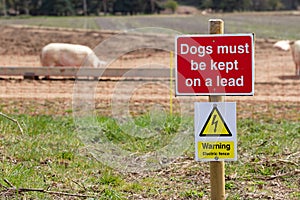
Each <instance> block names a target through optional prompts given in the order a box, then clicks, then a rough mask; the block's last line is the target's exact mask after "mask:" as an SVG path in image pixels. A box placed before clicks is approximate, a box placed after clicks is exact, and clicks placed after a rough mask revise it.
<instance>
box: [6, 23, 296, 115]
mask: <svg viewBox="0 0 300 200" xmlns="http://www.w3.org/2000/svg"><path fill="white" fill-rule="evenodd" d="M15 33H17V34H15ZM116 34H117V33H116V32H112V31H110V32H109V31H101V32H100V31H82V30H73V29H72V30H66V29H54V28H52V29H49V28H48V29H42V28H33V27H17V26H5V27H2V28H1V29H0V55H1V57H0V58H1V59H0V66H40V62H39V53H40V50H41V48H42V47H43V46H44V45H46V44H48V43H50V42H66V43H76V44H83V45H87V46H89V47H91V48H93V49H94V48H95V47H96V46H97V45H99V44H106V43H105V41H107V40H108V41H109V39H110V38H114V36H115V35H116ZM132 37H133V38H132ZM135 39H136V38H134V36H130V38H129V40H128V44H123V46H126V45H127V46H130V45H131V43H130V42H131V41H136V40H135ZM169 39H170V38H169ZM112 40H114V39H112ZM172 40H173V39H171V41H172ZM137 41H138V42H140V43H143V42H147V43H151V42H153V43H155V42H157V41H156V36H151V37H149V38H147V39H145V41H144V40H141V41H139V40H137ZM169 42H170V40H166V45H165V46H164V45H161V44H160V46H163V48H165V49H167V48H168V45H169V44H167V43H169ZM274 42H275V41H274V40H265V39H264V40H262V39H259V38H257V39H256V42H255V95H254V96H253V97H226V100H227V101H238V102H247V103H248V104H250V105H257V104H259V105H261V106H262V107H264V106H267V105H269V104H270V103H272V102H274V104H276V102H280V103H281V104H282V105H292V106H296V107H298V108H299V109H298V110H300V87H299V85H300V77H298V76H295V75H294V74H295V66H294V63H293V61H292V56H291V52H289V51H288V52H284V51H280V50H277V49H274V48H273V47H272V45H273V44H274ZM118 45H122V44H118ZM107 48H108V47H107ZM120 49H121V48H120V46H115V48H112V49H111V48H110V51H108V52H109V53H108V55H112V54H113V52H117V51H118V50H119V51H121V55H119V54H117V53H116V55H118V57H117V58H114V59H113V60H112V62H111V63H110V65H109V67H132V68H136V67H169V66H170V55H169V52H167V51H161V50H153V49H152V50H151V49H138V50H135V51H134V52H128V53H127V52H126V53H125V54H124V52H123V53H122V50H120ZM129 50H130V48H129ZM114 56H115V55H114ZM110 58H113V56H111V57H110ZM170 84H171V85H170ZM172 84H173V85H172ZM170 87H171V88H173V87H174V82H172V83H170V82H169V81H162V80H159V81H146V82H143V81H120V80H119V81H118V80H114V81H111V80H110V81H109V80H106V81H99V82H98V83H97V84H96V86H95V93H94V94H95V97H96V99H97V100H96V103H95V107H96V109H97V110H99V111H100V112H101V113H102V114H111V112H110V111H108V110H111V108H113V107H114V103H115V102H120V101H121V102H123V103H125V104H126V103H127V104H126V105H128V104H129V106H128V107H130V108H127V107H126V109H131V111H130V112H137V113H138V112H139V110H140V109H144V107H145V105H148V104H149V106H150V107H151V106H153V105H160V106H162V107H164V108H165V109H168V108H169V105H170V102H172V104H174V105H175V107H176V105H180V106H179V107H180V108H178V107H176V108H175V109H177V110H178V109H179V110H181V111H180V112H185V111H188V112H189V111H191V112H192V106H193V105H192V102H194V101H196V100H197V101H202V100H203V101H207V97H194V98H193V97H175V96H174V90H173V89H172V90H171V96H172V98H171V96H170ZM74 88H76V81H75V80H73V79H52V80H23V79H22V77H2V78H1V80H0V98H1V99H2V100H1V101H2V103H4V104H5V105H6V106H2V107H4V109H5V107H10V106H9V105H13V106H15V107H18V108H16V110H17V111H18V112H31V111H28V110H30V108H29V107H30V105H31V104H32V102H34V103H35V104H37V105H40V106H39V108H38V109H33V110H34V111H32V112H34V113H40V112H49V109H44V111H42V110H43V109H42V107H43V105H45V104H47V102H51V101H52V102H55V103H54V104H57V102H63V103H61V104H58V105H56V112H57V113H58V114H61V113H64V112H65V111H66V110H70V109H72V98H73V95H74V93H75V92H74V91H75V90H74ZM120 94H123V95H125V96H126V97H125V98H127V99H122V98H121V97H120ZM24 100H26V101H24ZM54 100H55V101H54ZM25 102H27V103H25ZM28 102H31V103H28ZM125 104H124V105H125ZM18 105H19V106H18ZM26 105H27V106H26ZM146 107H147V106H146ZM173 107H174V106H173ZM58 108H60V109H58ZM252 109H253V108H252ZM31 110H32V109H31ZM251 112H252V114H253V112H254V111H251ZM281 112H282V113H284V112H286V110H285V109H282V111H281ZM52 114H53V113H52ZM54 114H55V113H54ZM294 115H295V114H294ZM296 115H297V114H296ZM280 117H282V115H280ZM294 117H296V118H297V116H294Z"/></svg>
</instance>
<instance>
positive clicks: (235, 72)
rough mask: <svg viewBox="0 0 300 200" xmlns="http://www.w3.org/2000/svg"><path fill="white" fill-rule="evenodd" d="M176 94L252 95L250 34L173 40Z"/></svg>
mask: <svg viewBox="0 0 300 200" xmlns="http://www.w3.org/2000/svg"><path fill="white" fill-rule="evenodd" d="M175 43H176V46H175V48H176V62H175V63H176V94H177V95H253V94H254V39H253V34H224V35H183V36H177V38H176V41H175Z"/></svg>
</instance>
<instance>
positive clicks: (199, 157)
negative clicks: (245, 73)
mask: <svg viewBox="0 0 300 200" xmlns="http://www.w3.org/2000/svg"><path fill="white" fill-rule="evenodd" d="M194 122H195V124H194V125H195V159H196V161H235V160H237V138H236V104H235V103H234V102H201V103H195V119H194Z"/></svg>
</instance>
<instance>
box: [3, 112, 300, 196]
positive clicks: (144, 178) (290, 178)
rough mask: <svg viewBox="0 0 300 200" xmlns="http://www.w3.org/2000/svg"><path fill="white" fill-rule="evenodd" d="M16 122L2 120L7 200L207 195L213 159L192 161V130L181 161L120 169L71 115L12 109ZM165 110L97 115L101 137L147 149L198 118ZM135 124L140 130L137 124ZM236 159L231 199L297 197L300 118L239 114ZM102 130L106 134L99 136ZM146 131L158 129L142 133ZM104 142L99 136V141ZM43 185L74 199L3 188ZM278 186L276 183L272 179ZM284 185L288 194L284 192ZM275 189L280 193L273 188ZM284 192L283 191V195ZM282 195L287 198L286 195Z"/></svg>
mask: <svg viewBox="0 0 300 200" xmlns="http://www.w3.org/2000/svg"><path fill="white" fill-rule="evenodd" d="M12 117H14V118H16V119H17V120H18V121H19V122H21V124H22V126H23V127H24V134H21V133H20V132H19V130H18V128H17V127H16V125H15V124H14V123H12V122H11V121H8V120H7V119H5V118H2V117H1V118H0V130H1V135H0V144H1V145H0V155H1V162H0V166H1V171H0V177H1V178H0V183H1V185H2V187H0V191H2V192H0V195H1V196H2V198H5V197H6V198H7V199H20V198H23V199H27V198H28V199H59V198H62V197H64V198H67V199H68V198H69V199H74V198H75V199H80V197H78V196H77V197H76V195H86V196H90V199H128V198H131V199H141V198H142V199H143V198H149V199H169V198H177V199H197V198H207V197H209V187H210V186H209V176H208V175H209V169H208V163H197V162H194V161H193V156H194V147H193V132H192V131H191V132H190V133H189V135H190V136H191V137H190V138H189V142H190V143H189V144H190V146H189V147H188V148H187V151H186V152H184V153H183V155H182V156H181V158H180V159H178V160H176V161H175V162H173V164H170V165H167V166H166V167H165V168H163V169H159V170H157V171H152V172H151V171H148V172H147V171H146V172H143V173H138V174H136V173H122V172H118V171H117V170H115V169H113V168H111V167H109V166H105V165H104V164H103V163H102V162H101V160H97V159H95V158H94V157H92V156H91V155H90V153H89V150H88V149H87V146H86V145H84V144H83V142H82V141H81V140H80V139H79V137H78V135H77V134H78V127H77V126H76V124H75V123H74V121H73V118H72V117H68V116H64V117H62V116H49V115H14V116H12ZM163 119H164V120H162V118H161V116H159V114H155V115H153V116H149V114H145V115H141V116H137V117H136V118H135V119H134V121H133V122H124V123H122V124H120V123H119V122H118V121H116V120H115V119H112V118H109V117H97V123H98V124H99V128H97V129H94V130H96V132H98V137H99V135H100V138H99V139H102V138H101V137H104V136H105V138H106V140H107V141H110V142H112V143H113V144H118V145H119V146H120V147H122V148H124V149H126V150H127V151H130V152H135V153H140V154H144V153H147V152H151V151H155V150H157V149H160V148H162V147H163V146H165V145H166V144H168V143H169V142H170V141H171V139H172V138H173V137H174V136H175V135H176V132H178V131H180V130H181V129H186V127H189V126H193V123H192V121H193V119H191V118H188V119H183V118H181V117H178V116H168V115H167V116H164V118H163ZM133 123H134V124H135V129H134V128H133V127H134V126H133ZM237 126H238V141H239V142H238V155H239V159H238V161H237V162H228V163H226V185H225V188H226V193H227V194H228V198H227V199H256V198H271V197H272V198H274V199H280V198H285V199H297V198H299V196H300V193H299V191H298V190H297V188H299V176H297V175H296V174H297V173H299V150H300V149H299V147H300V144H299V143H300V141H299V135H300V125H299V123H298V121H289V120H278V119H277V120H276V119H273V120H271V119H265V118H261V119H251V118H244V119H240V120H238V125H237ZM99 132H100V133H103V134H104V135H102V136H101V134H99ZM141 132H143V133H145V134H146V133H147V134H150V133H153V132H155V133H156V134H154V135H153V134H152V135H151V134H150V135H147V137H140V136H141V135H140V134H141ZM97 142H99V140H98V141H96V143H97ZM4 180H8V181H9V182H10V183H11V184H12V185H13V186H14V187H16V188H42V189H44V190H46V191H56V192H65V193H69V194H75V197H71V196H64V195H63V196H62V195H58V194H49V193H45V192H21V193H5V191H7V190H5V188H4V186H6V187H10V186H9V184H8V183H7V182H5V181H4ZM274 184H275V185H274ZM277 190H279V191H282V192H278V191H277ZM275 191H277V192H275ZM278 195H279V196H278ZM280 195H283V196H280Z"/></svg>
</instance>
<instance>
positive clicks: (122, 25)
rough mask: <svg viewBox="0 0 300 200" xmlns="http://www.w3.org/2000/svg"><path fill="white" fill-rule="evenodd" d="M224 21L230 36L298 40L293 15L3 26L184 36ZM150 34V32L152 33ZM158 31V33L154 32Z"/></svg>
mask: <svg viewBox="0 0 300 200" xmlns="http://www.w3.org/2000/svg"><path fill="white" fill-rule="evenodd" d="M215 18H220V19H223V20H224V22H225V32H226V33H255V35H256V37H258V38H274V39H290V40H292V39H294V40H295V39H298V38H299V37H300V34H299V31H298V26H297V25H298V21H299V16H298V15H295V14H293V13H292V12H256V13H255V12H244V13H223V14H221V13H216V14H208V15H195V16H194V15H137V16H101V17H95V16H94V17H29V16H26V17H22V16H21V17H11V18H3V17H2V18H0V24H21V25H35V26H50V27H63V28H81V29H107V30H128V29H135V28H142V27H160V28H167V29H172V30H175V31H178V32H181V33H184V34H190V33H194V34H195V33H196V34H207V33H208V32H207V31H208V30H207V29H208V28H207V26H208V20H209V19H215ZM149 30H150V29H149ZM152 30H154V29H152Z"/></svg>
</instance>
